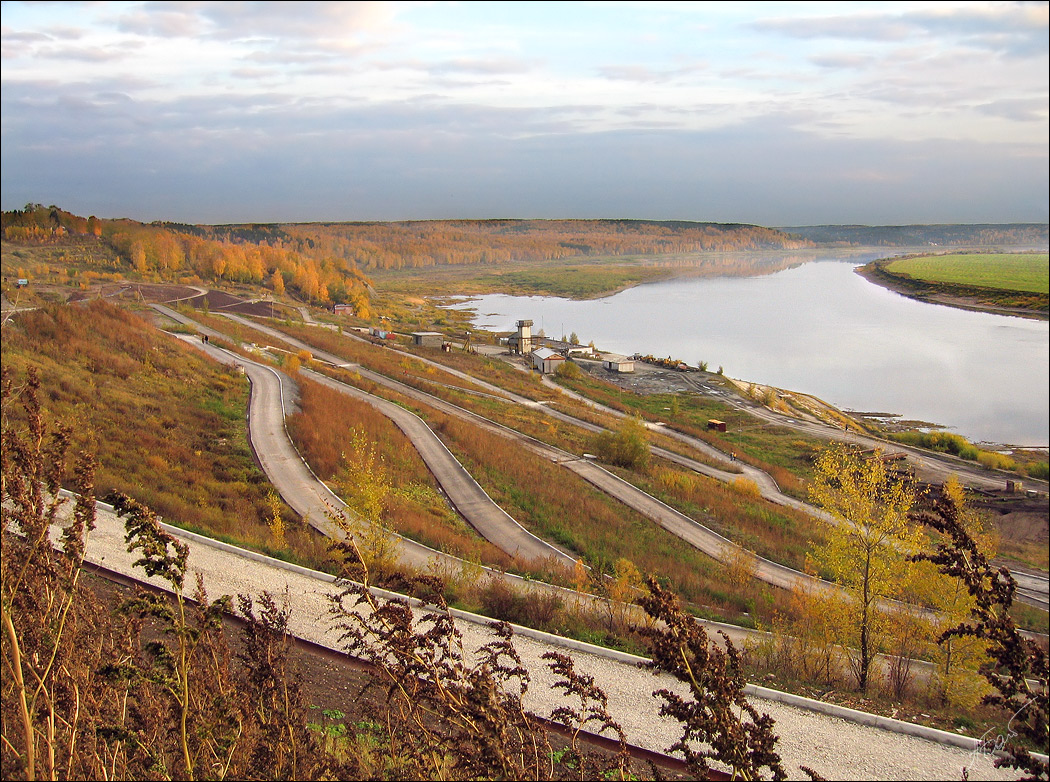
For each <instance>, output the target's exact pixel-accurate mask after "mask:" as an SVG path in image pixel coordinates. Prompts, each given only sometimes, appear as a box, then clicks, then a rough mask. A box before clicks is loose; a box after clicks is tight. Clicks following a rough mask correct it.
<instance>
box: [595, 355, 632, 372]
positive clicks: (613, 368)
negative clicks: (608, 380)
mask: <svg viewBox="0 0 1050 782" xmlns="http://www.w3.org/2000/svg"><path fill="white" fill-rule="evenodd" d="M602 366H603V367H605V368H606V369H607V370H609V371H610V372H620V373H629V372H634V360H633V359H630V358H627V357H626V356H606V357H605V358H604V359H602Z"/></svg>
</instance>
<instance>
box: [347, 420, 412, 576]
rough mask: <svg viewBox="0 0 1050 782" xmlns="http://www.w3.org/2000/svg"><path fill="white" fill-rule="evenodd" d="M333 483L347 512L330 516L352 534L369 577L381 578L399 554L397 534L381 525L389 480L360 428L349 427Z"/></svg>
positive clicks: (388, 571) (348, 534)
mask: <svg viewBox="0 0 1050 782" xmlns="http://www.w3.org/2000/svg"><path fill="white" fill-rule="evenodd" d="M336 485H337V488H338V489H339V493H340V494H341V495H342V496H343V498H344V500H345V501H346V505H347V508H348V510H349V513H344V514H335V515H333V516H332V519H333V521H335V522H336V523H337V524H338V525H339V526H340V527H341V528H342V529H343V531H344V532H345V533H346V535H347V536H348V537H351V538H353V540H354V542H355V543H356V545H357V549H358V553H359V555H360V556H361V560H362V564H363V565H364V567H365V568H366V570H367V571H368V572H369V573H370V574H371V576H370V577H371V578H373V579H376V580H382V577H383V575H384V574H386V573H390V572H391V571H392V570H393V568H394V565H395V564H396V562H397V557H398V552H397V549H398V546H397V541H396V538H394V537H393V535H392V534H391V533H390V532H388V531H387V530H386V529H384V528H383V526H382V517H383V510H384V507H385V500H386V497H387V495H388V494H389V493H390V483H389V481H388V480H387V476H386V470H385V468H384V467H383V457H382V455H380V454H379V453H378V452H377V451H376V449H375V446H374V445H373V444H372V442H371V441H369V439H368V437H367V435H366V434H365V433H364V432H362V431H361V430H359V429H351V430H350V448H349V450H348V451H344V452H343V454H342V469H341V471H340V474H339V476H338V477H337V479H336Z"/></svg>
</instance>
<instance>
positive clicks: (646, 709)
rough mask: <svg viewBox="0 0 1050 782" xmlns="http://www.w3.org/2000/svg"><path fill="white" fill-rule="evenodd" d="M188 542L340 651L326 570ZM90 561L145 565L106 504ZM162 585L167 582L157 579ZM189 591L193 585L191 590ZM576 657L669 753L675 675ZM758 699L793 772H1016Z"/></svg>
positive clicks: (218, 571) (193, 557)
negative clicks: (668, 711) (662, 700)
mask: <svg viewBox="0 0 1050 782" xmlns="http://www.w3.org/2000/svg"><path fill="white" fill-rule="evenodd" d="M188 542H189V543H190V558H189V567H190V571H191V573H190V574H189V575H188V578H187V581H186V583H187V584H188V585H192V584H193V583H195V580H196V575H195V574H196V573H197V572H199V573H201V574H202V576H203V577H204V583H205V587H206V589H207V591H208V594H209V596H210V597H211V598H212V599H214V598H217V597H219V596H221V595H224V594H229V595H238V594H251V595H258V594H260V593H261V592H263V591H264V590H265V591H269V592H271V593H274V594H278V595H280V594H283V595H284V596H286V599H287V601H288V605H289V607H290V608H291V627H290V630H291V632H292V633H294V634H295V635H297V636H300V637H302V638H304V639H307V640H310V641H314V642H317V643H321V644H324V645H326V646H330V647H333V648H338V643H337V638H336V634H335V633H334V632H333V631H332V630H331V627H330V624H331V623H330V620H329V615H328V605H329V604H328V602H327V599H326V595H328V594H330V593H331V592H332V591H333V590H334V589H335V587H333V586H332V584H331V583H330V581H328V580H326V577H324V576H323V575H322V574H314V575H310V574H309V573H302V572H296V571H295V570H292V569H288V566H286V565H284V566H282V564H280V563H277V562H276V561H275V560H266V559H265V558H261V557H259V555H251V557H249V556H245V555H242V554H238V553H236V552H234V551H230V550H228V549H231V548H232V547H229V546H225V544H211V545H209V544H205V543H203V542H201V541H199V540H197V539H188ZM87 559H88V560H89V561H91V562H94V563H96V564H101V565H104V566H106V567H108V568H110V569H112V570H115V571H118V572H121V573H125V574H128V575H134V576H136V577H140V576H141V571H133V568H132V567H131V563H132V561H133V559H132V557H131V555H129V554H128V553H127V551H126V549H125V544H124V537H123V524H122V523H121V522H120V521H119V520H118V519H117V518H116V517H115V516H114V514H112V513H109V512H106V511H104V510H102V509H100V510H99V513H98V526H97V528H96V529H95V530H94V531H93V532H92V533H91V535H90V537H89V540H88V546H87ZM157 585H158V586H165V584H163V583H160V582H157ZM188 591H190V592H192V588H190V589H188ZM458 624H459V627H460V630H461V632H462V633H463V637H464V645H465V646H466V648H468V649H473V648H477V647H478V646H480V645H481V644H483V643H486V642H487V641H488V640H490V636H489V635H488V632H487V630H486V628H485V627H484V626H483V625H481V624H477V623H475V622H471V621H465V620H460V621H459V623H458ZM515 646H516V647H517V649H518V652H519V653H520V655H521V657H522V660H523V662H524V664H525V665H526V666H527V667H528V669H529V671H530V674H531V676H532V682H531V686H530V691H529V695H528V706H529V708H531V709H532V710H533V711H535V712H537V713H540V714H543V713H545V712H547V711H548V710H549V709H550V708H552V707H553V706H554V705H556V704H555V701H556V699H557V694H556V693H552V692H551V691H550V689H549V685H550V682H551V681H553V677H552V676H551V674H550V672H549V671H548V670H547V668H546V666H545V664H544V663H543V661H542V660H540V656H541V655H542V654H543V653H544V652H546V651H549V650H551V649H557V650H559V651H562V652H564V651H566V649H565V648H564V647H556V646H554V645H552V644H551V643H547V642H542V641H540V640H537V639H534V638H528V637H524V636H520V635H519V636H516V638H515ZM571 655H572V657H573V659H574V660H575V662H576V667H577V670H579V671H581V672H583V673H587V674H590V675H592V676H593V677H594V678H595V680H596V681H597V683H598V684H599V685H600V686H601V687H602V688H603V689H604V690H605V692H606V694H607V695H608V697H609V710H610V712H611V713H612V714H613V716H614V717H615V718H616V719H617V720H618V721H619V722H620V723H621V725H622V726H623V728H624V730H625V731H626V733H627V736H628V739H629V740H630V741H631V743H633V744H636V745H638V746H642V747H646V748H649V749H653V750H657V751H663V750H665V749H666V748H667V747H668V746H670V744H671V743H672V742H673V741H675V739H676V738H677V723H674V722H672V721H670V720H667V719H663V718H660V717H659V716H658V714H657V712H658V709H659V701H658V700H657V699H656V698H653V697H652V692H653V690H655V689H657V688H659V687H677V682H675V681H674V680H673V679H671V678H670V677H667V676H660V677H654V676H653V675H652V674H651V673H648V672H646V671H642V670H639V669H638V668H637V667H636V666H634V665H632V664H630V663H628V662H623V661H618V660H614V659H609V658H606V657H602V656H599V655H596V654H590V653H587V652H584V651H578V650H574V651H572V652H571ZM752 702H753V703H754V704H755V705H756V707H757V708H758V709H759V711H760V712H761V711H765V712H768V713H769V714H770V715H771V716H772V717H773V718H774V719H775V720H776V732H777V734H778V735H779V736H780V741H779V743H778V745H777V748H778V751H779V752H780V755H781V758H782V762H783V765H784V767H785V768H786V769H787V771H788V774H789V775H790V777H791V778H797V779H806V778H807V777H806V776H805V775H804V774H803V773H802V772H801V771H800V769H799V766H800V765H807V766H809V767H811V768H813V769H814V770H815V771H817V772H818V773H820V774H821V775H823V776H825V777H826V778H828V779H873V780H890V779H915V780H919V779H932V780H941V779H962V778H963V773H964V769H966V770H967V772H968V774H969V778H970V779H1015V778H1017V774H1016V773H1013V772H1008V771H1002V770H997V769H995V768H994V767H993V765H992V759H991V758H990V757H989V756H987V755H982V754H975V753H972V752H970V751H967V750H964V749H959V748H956V747H951V746H945V745H942V744H938V743H935V742H932V741H928V740H925V739H921V738H916V737H912V736H906V735H901V734H899V733H895V732H891V731H888V730H883V729H880V728H874V727H868V726H864V725H858V724H856V723H853V722H849V721H845V720H842V719H837V718H832V717H828V716H826V715H823V714H819V713H815V712H813V711H808V710H805V709H800V708H796V707H794V706H788V705H784V704H781V703H777V702H774V701H769V700H765V699H758V698H755V699H752Z"/></svg>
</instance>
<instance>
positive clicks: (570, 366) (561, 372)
mask: <svg viewBox="0 0 1050 782" xmlns="http://www.w3.org/2000/svg"><path fill="white" fill-rule="evenodd" d="M554 374H555V375H557V376H558V377H563V378H566V379H567V380H575V379H576V378H578V377H579V376H580V375H581V374H583V373H582V371H581V370H580V368H579V366H577V365H576V364H575V362H572V361H563V362H562V363H561V364H560V365H559V366H558V368H557V369H556V370H554Z"/></svg>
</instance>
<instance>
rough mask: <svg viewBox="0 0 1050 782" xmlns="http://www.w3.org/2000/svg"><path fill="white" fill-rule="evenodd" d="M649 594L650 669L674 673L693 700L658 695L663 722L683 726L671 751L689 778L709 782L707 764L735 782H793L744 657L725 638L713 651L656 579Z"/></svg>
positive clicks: (644, 600)
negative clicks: (763, 781) (766, 775)
mask: <svg viewBox="0 0 1050 782" xmlns="http://www.w3.org/2000/svg"><path fill="white" fill-rule="evenodd" d="M646 586H647V587H648V594H647V595H644V596H643V597H641V598H639V600H638V602H639V604H640V605H641V606H642V608H644V609H645V611H646V613H647V614H649V616H650V617H651V618H652V619H653V620H655V623H654V624H653V625H652V626H650V627H643V628H639V631H638V632H639V633H640V634H641V635H642V637H643V639H644V640H645V643H646V646H647V647H648V649H649V654H650V656H651V658H652V659H651V661H649V662H647V663H643V664H642V665H643V667H645V668H647V669H649V670H651V671H653V672H654V673H657V672H661V671H663V672H666V673H670V674H671V675H672V676H674V677H675V678H676V679H678V680H679V681H680V682H683V683H684V684H685V685H686V687H687V688H688V691H689V695H688V697H685V696H682V695H680V694H678V693H676V692H673V691H671V690H669V689H667V688H662V689H659V690H657V691H656V692H654V693H653V694H654V695H655V696H657V697H659V698H661V699H663V705H662V706H661V707H660V714H661V715H664V716H670V717H673V718H674V719H676V720H678V721H679V722H680V723H682V735H681V738H680V739H679V740H678V741H676V742H675V743H674V744H673V745H672V746H671V747H669V748H668V751H669V752H677V753H681V755H682V756H683V757H684V758H685V761H686V763H687V765H688V766H689V770H690V772H691V773H693V774H695V775H696V776H697V778H699V779H704V778H706V776H707V773H708V771H709V769H710V765H709V762H708V761H711V760H715V761H718V762H720V763H724V764H726V765H727V766H729V767H730V768H731V769H732V773H733V775H734V777H735V778H737V777H738V778H740V779H758V778H760V775H761V773H762V772H763V769H768V771H769V772H770V773H771V774H772V776H773V778H774V779H786V778H787V775H786V772H785V771H784V769H783V767H782V766H781V765H780V755H779V754H778V753H777V752H776V751H775V750H774V746H775V745H776V741H777V737H776V735H775V734H774V733H773V724H774V722H773V718H772V717H770V716H769V715H768V714H759V713H758V710H757V709H756V708H755V707H754V706H752V705H751V703H749V702H748V701H747V699H746V698H745V697H744V685H745V680H744V675H743V672H742V669H741V664H740V658H739V654H738V652H737V651H736V648H735V647H734V646H733V643H732V641H730V640H729V637H728V636H726V635H725V633H720V635H721V636H722V638H723V641H724V643H725V647H726V648H725V650H724V651H723V650H722V649H720V648H719V647H718V646H717V645H716V644H712V643H711V642H710V640H709V638H708V635H707V631H706V630H705V629H704V628H703V626H702V625H701V624H700V623H699V622H697V621H696V619H694V618H693V617H691V616H689V615H688V614H687V613H685V612H684V611H683V610H682V607H681V605H680V604H679V602H678V599H677V598H676V597H675V596H674V595H673V594H672V593H670V592H668V591H667V590H665V589H664V588H663V587H661V586H660V584H659V583H658V582H657V581H656V579H654V578H653V577H651V576H650V577H648V578H647V579H646Z"/></svg>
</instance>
